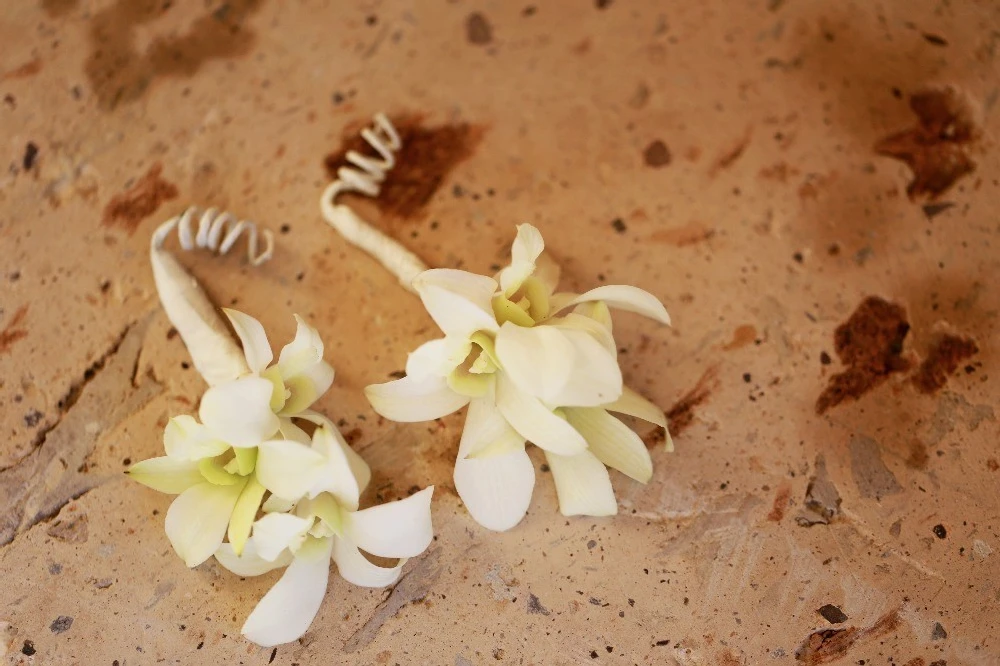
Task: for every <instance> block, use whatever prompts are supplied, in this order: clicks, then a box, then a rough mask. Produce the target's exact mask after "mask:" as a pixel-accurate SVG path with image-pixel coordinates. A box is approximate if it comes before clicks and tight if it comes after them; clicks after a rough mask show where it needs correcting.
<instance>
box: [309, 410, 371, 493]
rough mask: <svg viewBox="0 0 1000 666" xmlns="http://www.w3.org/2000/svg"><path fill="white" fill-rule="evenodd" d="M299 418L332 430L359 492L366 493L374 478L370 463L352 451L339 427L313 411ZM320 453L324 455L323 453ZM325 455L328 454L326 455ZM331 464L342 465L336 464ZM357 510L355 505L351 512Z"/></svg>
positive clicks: (331, 455)
mask: <svg viewBox="0 0 1000 666" xmlns="http://www.w3.org/2000/svg"><path fill="white" fill-rule="evenodd" d="M299 418H302V419H306V420H308V421H311V422H313V423H315V424H316V425H319V426H321V427H324V428H327V429H329V430H330V432H333V433H334V439H335V440H336V442H337V445H338V446H339V447H340V450H341V452H342V453H343V455H344V459H345V460H346V461H347V465H348V467H350V469H351V474H353V475H354V480H355V481H356V482H357V484H358V492H359V493H361V492H364V489H365V488H367V487H368V482H369V481H371V478H372V471H371V468H369V467H368V463H366V462H365V461H364V459H363V458H362V457H361V456H359V455H358V454H357V453H355V451H354V449H352V448H351V446H350V445H349V444H348V443H347V441H346V440H345V439H344V437H343V435H341V434H340V430H338V429H337V426H335V425H334V423H333V421H331V420H330V419H328V418H326V417H325V416H323V415H322V414H320V413H319V412H313V411H306V412H303V413H302V414H300V415H299ZM312 446H313V447H314V448H315V447H316V442H315V441H314V442H312ZM320 452H321V453H323V451H320ZM324 455H326V454H325V453H324ZM327 457H328V458H329V459H334V460H335V459H337V458H338V457H337V456H336V455H334V454H332V453H331V454H330V455H328V456H327ZM330 464H341V463H339V462H336V463H330ZM357 508H358V507H357V503H355V504H354V506H353V507H350V510H351V511H354V510H355V509H357Z"/></svg>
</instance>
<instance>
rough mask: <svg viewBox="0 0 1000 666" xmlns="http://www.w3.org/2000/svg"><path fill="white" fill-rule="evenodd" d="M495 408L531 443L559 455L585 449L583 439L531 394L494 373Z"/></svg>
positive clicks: (502, 375) (501, 375)
mask: <svg viewBox="0 0 1000 666" xmlns="http://www.w3.org/2000/svg"><path fill="white" fill-rule="evenodd" d="M497 408H498V409H499V410H500V413H501V414H503V417H504V418H505V419H507V422H508V423H510V425H511V427H513V428H514V430H516V431H517V432H518V434H520V435H521V436H522V437H524V438H525V439H527V440H528V441H530V442H531V443H532V444H535V445H536V446H539V447H541V448H543V449H546V450H548V451H552V452H554V453H559V454H561V455H574V454H576V453H580V452H581V451H585V450H586V449H587V440H585V439H584V438H583V436H582V435H581V434H580V433H578V432H577V431H576V430H575V429H574V428H573V426H571V425H570V424H568V423H566V421H565V420H563V419H562V418H560V417H559V416H557V415H556V414H554V413H553V412H552V410H551V409H549V408H548V407H546V406H545V405H544V404H542V402H541V401H540V400H539V399H538V398H535V397H534V396H531V395H528V394H527V393H524V392H523V391H521V390H519V389H518V388H517V387H516V386H515V385H514V382H512V381H511V380H510V379H509V378H507V377H506V376H505V374H504V373H502V372H501V373H497Z"/></svg>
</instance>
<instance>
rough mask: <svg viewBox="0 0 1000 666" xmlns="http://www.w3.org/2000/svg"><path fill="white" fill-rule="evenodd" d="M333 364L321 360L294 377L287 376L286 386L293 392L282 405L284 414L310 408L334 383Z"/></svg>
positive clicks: (292, 413) (293, 413) (282, 413)
mask: <svg viewBox="0 0 1000 666" xmlns="http://www.w3.org/2000/svg"><path fill="white" fill-rule="evenodd" d="M333 376H334V371H333V366H332V365H330V364H329V363H327V362H326V361H320V362H319V363H314V364H313V365H311V366H309V367H307V368H305V369H304V370H302V372H300V373H299V374H297V375H295V376H293V377H286V378H285V388H286V389H288V391H289V392H290V393H291V395H289V396H288V398H287V399H286V400H285V403H284V405H282V407H281V415H282V416H294V415H296V414H298V413H299V412H302V411H303V410H306V409H309V407H310V406H312V404H313V403H314V402H316V401H317V400H318V399H319V398H320V397H321V396H322V395H323V394H324V393H326V392H327V390H328V389H329V388H330V387H331V386H332V385H333Z"/></svg>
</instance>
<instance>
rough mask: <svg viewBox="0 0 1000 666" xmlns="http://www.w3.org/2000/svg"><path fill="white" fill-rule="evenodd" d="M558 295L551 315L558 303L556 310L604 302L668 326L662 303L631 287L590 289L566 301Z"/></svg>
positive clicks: (605, 286)
mask: <svg viewBox="0 0 1000 666" xmlns="http://www.w3.org/2000/svg"><path fill="white" fill-rule="evenodd" d="M560 295H561V294H556V297H554V300H553V313H554V312H555V311H556V305H555V304H556V303H558V309H560V310H561V309H564V308H567V307H570V306H573V305H578V304H580V303H586V302H587V301H604V302H605V303H607V304H608V305H610V306H611V307H613V308H618V309H619V310H625V311H626V312H635V313H637V314H641V315H643V316H645V317H649V318H650V319H655V320H656V321H658V322H660V323H661V324H667V325H669V324H670V315H669V314H667V309H666V308H665V307H663V303H661V302H660V300H659V299H658V298H656V296H653V295H652V294H651V293H649V292H648V291H644V290H642V289H639V288H638V287H633V286H631V285H627V284H606V285H604V286H602V287H597V288H596V289H591V290H590V291H588V292H586V293H584V294H580V295H579V296H576V297H575V298H572V299H569V300H568V301H564V299H559V298H558V297H559V296H560Z"/></svg>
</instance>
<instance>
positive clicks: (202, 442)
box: [163, 414, 229, 460]
mask: <svg viewBox="0 0 1000 666" xmlns="http://www.w3.org/2000/svg"><path fill="white" fill-rule="evenodd" d="M163 449H164V450H165V451H166V452H167V455H168V456H170V457H171V458H175V459H177V460H200V459H201V458H214V457H215V456H217V455H221V454H222V453H225V452H226V451H227V450H228V449H229V444H227V443H225V442H223V441H222V440H220V439H219V438H218V437H215V436H214V435H213V434H212V432H211V431H210V430H209V429H208V428H206V427H205V426H203V425H202V424H200V423H198V422H197V421H196V420H195V419H194V417H193V416H190V415H188V414H182V415H181V416H175V417H173V418H172V419H170V420H169V421H168V422H167V427H166V428H164V429H163Z"/></svg>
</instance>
